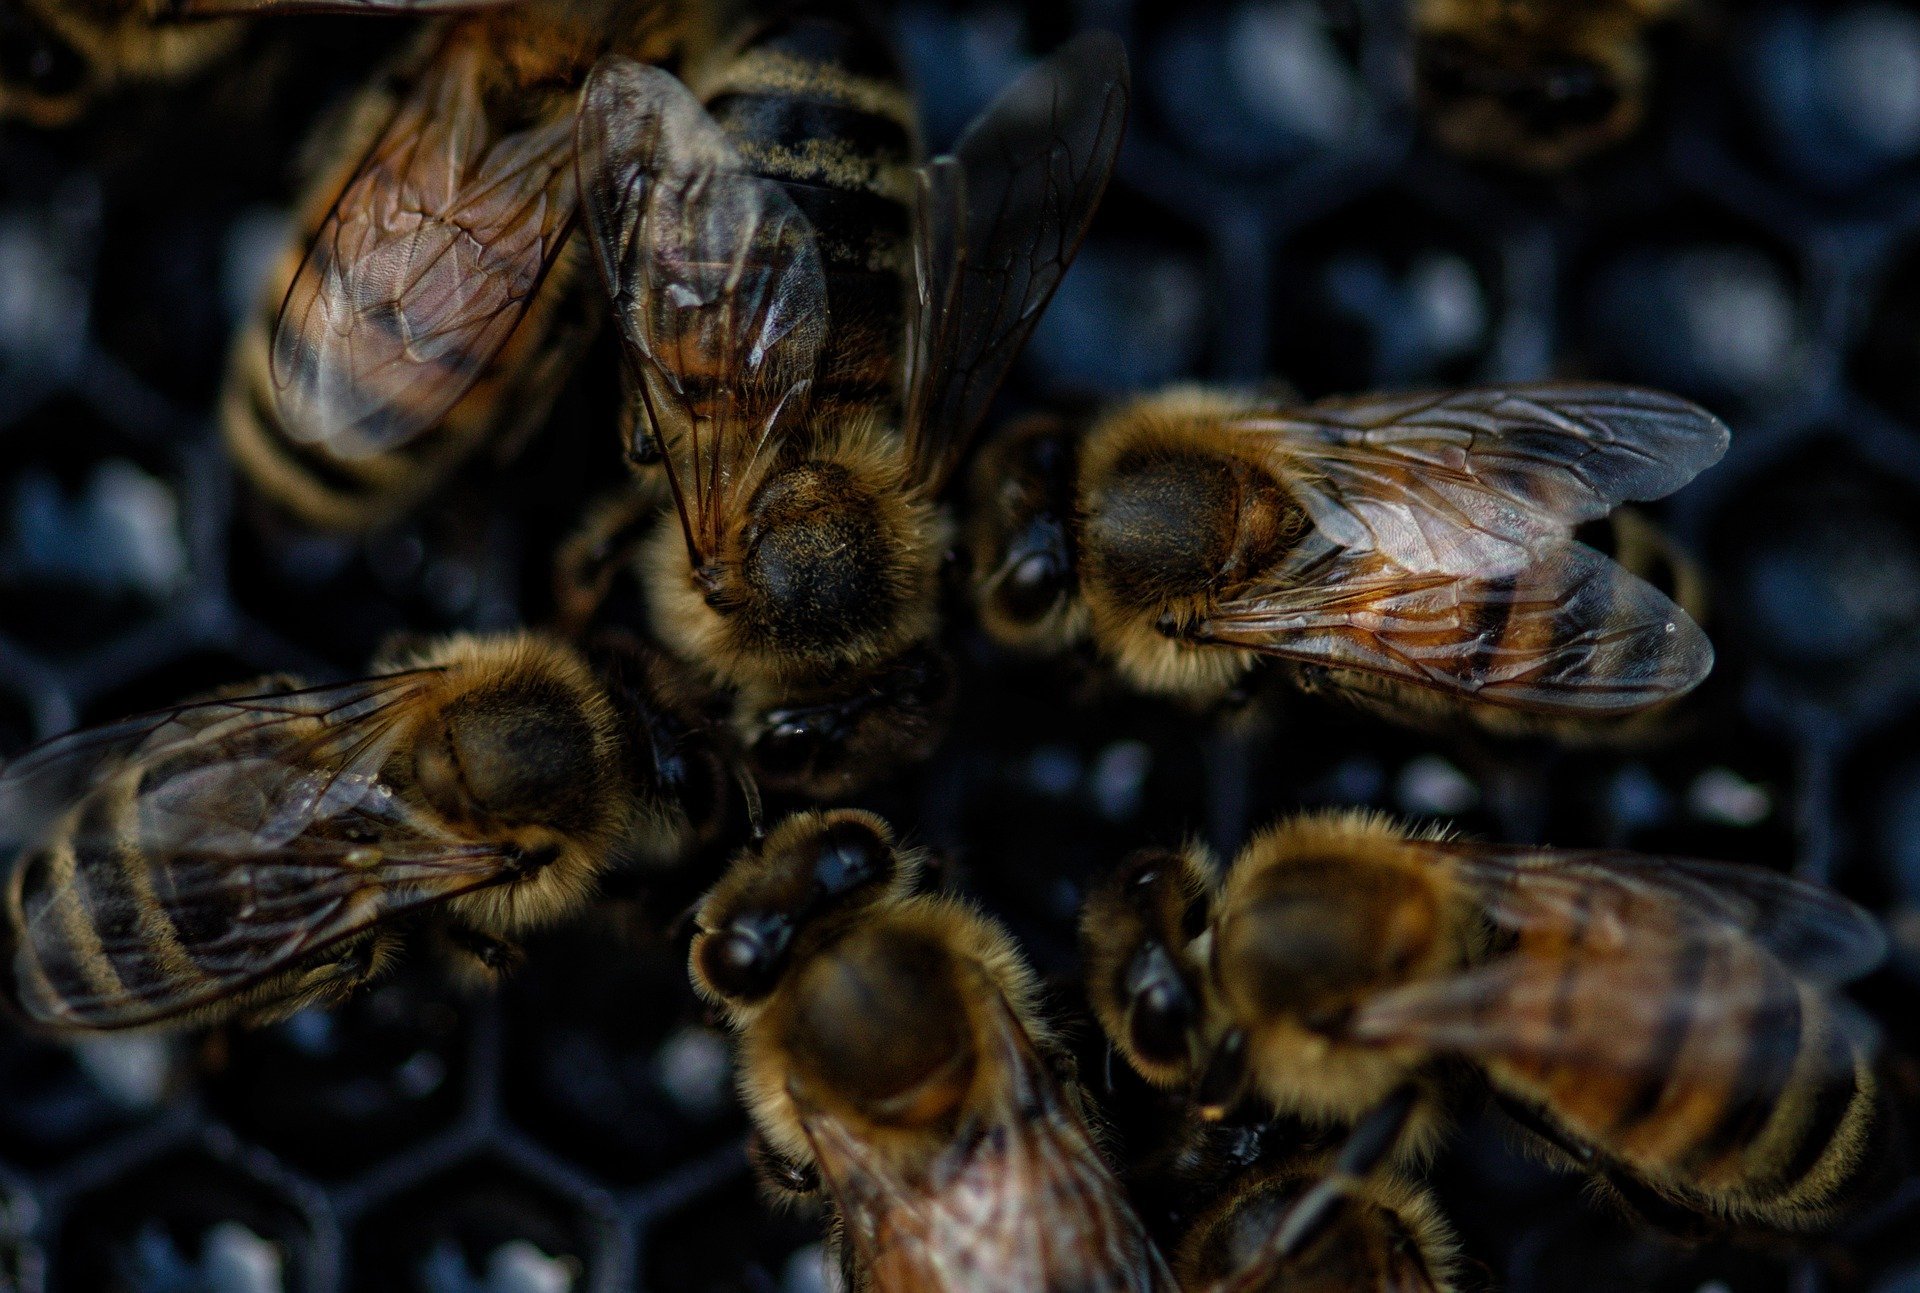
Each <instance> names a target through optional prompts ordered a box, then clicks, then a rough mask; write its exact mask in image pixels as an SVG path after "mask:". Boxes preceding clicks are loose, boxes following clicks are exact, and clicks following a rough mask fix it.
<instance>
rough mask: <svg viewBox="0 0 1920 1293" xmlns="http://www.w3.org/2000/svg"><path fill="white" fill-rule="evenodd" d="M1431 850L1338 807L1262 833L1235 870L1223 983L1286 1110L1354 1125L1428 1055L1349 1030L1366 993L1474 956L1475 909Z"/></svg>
mask: <svg viewBox="0 0 1920 1293" xmlns="http://www.w3.org/2000/svg"><path fill="white" fill-rule="evenodd" d="M1430 858H1431V855H1430V854H1427V853H1424V852H1423V851H1421V850H1418V849H1416V848H1413V847H1410V846H1409V840H1408V837H1407V835H1406V834H1405V833H1404V832H1403V831H1401V830H1399V829H1398V828H1397V827H1395V826H1394V825H1393V824H1392V823H1391V822H1389V821H1387V820H1385V819H1383V818H1380V817H1377V816H1373V815H1369V814H1364V813H1333V814H1322V815H1312V816H1307V817H1302V818H1298V819H1296V820H1294V821H1291V822H1287V823H1283V824H1281V825H1279V826H1276V827H1273V828H1271V829H1269V830H1267V831H1264V832H1262V833H1261V834H1260V835H1258V836H1256V837H1255V838H1254V840H1253V842H1252V843H1250V844H1249V845H1248V846H1247V847H1246V849H1245V850H1243V851H1242V853H1241V854H1240V857H1239V858H1238V859H1237V860H1236V862H1235V864H1234V866H1233V868H1232V870H1231V871H1230V872H1229V873H1228V876H1227V880H1226V884H1225V887H1224V890H1223V892H1222V895H1221V900H1220V907H1219V915H1218V917H1217V918H1216V919H1215V921H1214V928H1213V946H1212V957H1213V965H1212V969H1213V982H1214V990H1215V992H1216V993H1217V994H1218V1000H1219V1005H1220V1010H1221V1012H1222V1014H1223V1015H1224V1016H1225V1017H1226V1018H1227V1019H1228V1020H1229V1021H1230V1022H1231V1023H1232V1024H1233V1025H1234V1026H1236V1027H1238V1028H1240V1029H1242V1030H1243V1031H1244V1032H1245V1033H1246V1035H1247V1038H1248V1051H1249V1057H1250V1060H1251V1064H1252V1069H1253V1073H1254V1076H1255V1080H1256V1082H1257V1083H1258V1084H1259V1087H1260V1089H1261V1091H1262V1093H1263V1094H1264V1095H1265V1096H1266V1097H1267V1099H1269V1100H1270V1101H1272V1102H1273V1104H1274V1105H1275V1106H1276V1107H1277V1108H1279V1109H1280V1110H1282V1111H1283V1112H1290V1113H1297V1114H1300V1115H1302V1116H1304V1117H1307V1118H1309V1119H1313V1120H1316V1121H1334V1122H1346V1121H1350V1120H1352V1119H1355V1118H1357V1117H1359V1116H1360V1115H1361V1114H1363V1113H1365V1112H1366V1111H1367V1110H1369V1109H1371V1108H1372V1107H1373V1106H1374V1105H1376V1104H1378V1103H1379V1102H1380V1101H1381V1100H1382V1099H1384V1098H1385V1097H1386V1096H1387V1095H1388V1094H1389V1093H1390V1092H1391V1091H1393V1090H1394V1089H1395V1088H1396V1087H1398V1086H1400V1085H1401V1084H1402V1083H1404V1082H1405V1081H1407V1080H1408V1079H1409V1078H1410V1077H1412V1076H1413V1075H1414V1074H1415V1073H1416V1072H1417V1071H1419V1070H1420V1069H1422V1068H1423V1067H1424V1066H1426V1065H1427V1063H1428V1062H1429V1060H1430V1059H1431V1058H1432V1057H1431V1056H1430V1055H1428V1054H1427V1053H1426V1052H1424V1051H1422V1050H1419V1049H1418V1048H1410V1047H1409V1048H1386V1047H1374V1046H1362V1045H1359V1044H1356V1043H1353V1042H1349V1041H1347V1040H1345V1039H1344V1038H1343V1037H1342V1030H1343V1028H1344V1026H1345V1022H1346V1020H1347V1019H1348V1018H1349V1017H1350V1016H1351V1014H1352V1012H1353V1010H1354V1009H1355V1007H1357V1006H1358V1005H1359V1004H1360V1003H1361V1002H1362V1001H1364V1000H1365V999H1366V997H1367V996H1368V995H1369V994H1371V993H1374V992H1378V991H1382V990H1385V989H1390V988H1392V987H1394V986H1397V985H1399V984H1404V983H1408V982H1412V981H1416V980H1418V979H1420V978H1422V977H1424V976H1428V975H1433V974H1439V973H1443V972H1445V971H1447V970H1449V969H1451V968H1452V967H1454V966H1457V965H1459V964H1460V963H1461V962H1462V961H1463V960H1464V959H1465V957H1466V956H1467V955H1468V952H1469V948H1470V945H1471V937H1472V932H1473V928H1474V927H1473V925H1472V915H1471V912H1472V909H1471V907H1470V906H1469V905H1468V904H1467V902H1466V901H1465V899H1464V896H1463V895H1461V894H1458V893H1456V892H1455V891H1454V889H1453V886H1452V884H1451V881H1450V877H1449V876H1448V875H1447V874H1446V873H1444V872H1443V871H1441V870H1439V869H1437V868H1436V867H1435V866H1434V865H1433V863H1432V862H1431V860H1430ZM1419 1138H1420V1137H1418V1136H1416V1139H1419Z"/></svg>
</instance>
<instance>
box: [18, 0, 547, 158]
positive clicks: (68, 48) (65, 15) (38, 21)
mask: <svg viewBox="0 0 1920 1293" xmlns="http://www.w3.org/2000/svg"><path fill="white" fill-rule="evenodd" d="M508 2H509V0H0V118H8V117H17V118H21V119H24V120H26V121H28V122H31V123H32V124H34V125H36V126H43V127H52V126H64V125H67V124H68V123H70V122H72V121H74V120H75V119H77V118H78V117H79V116H80V115H81V113H83V112H85V111H86V110H87V108H88V107H89V106H91V105H92V104H93V102H94V101H95V100H97V99H99V98H100V97H102V96H103V95H105V94H107V93H109V92H111V91H112V90H114V89H116V88H118V87H119V86H122V85H125V84H130V83H139V82H146V81H171V80H178V79H181V78H184V77H188V76H192V75H193V74H195V73H196V72H199V71H202V70H204V69H205V68H207V67H209V66H211V65H212V64H213V63H214V61H215V60H217V59H219V58H220V57H222V56H223V55H225V54H227V53H229V52H231V51H232V50H233V48H234V47H235V46H236V45H237V44H238V43H239V40H240V35H241V25H240V24H239V23H237V22H233V21H224V20H223V19H227V18H231V17H232V16H233V15H238V14H251V13H267V12H277V13H327V12H339V13H355V12H362V11H367V12H372V11H382V10H384V11H392V12H395V13H430V12H433V11H436V10H442V9H456V8H463V9H477V8H481V7H484V6H486V5H488V4H503V3H508Z"/></svg>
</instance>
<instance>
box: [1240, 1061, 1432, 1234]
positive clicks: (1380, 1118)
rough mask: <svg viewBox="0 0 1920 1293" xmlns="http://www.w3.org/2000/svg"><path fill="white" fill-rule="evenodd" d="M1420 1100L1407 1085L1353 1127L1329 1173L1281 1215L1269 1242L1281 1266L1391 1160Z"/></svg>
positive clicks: (1413, 1087) (1415, 1088)
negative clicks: (1367, 1179)
mask: <svg viewBox="0 0 1920 1293" xmlns="http://www.w3.org/2000/svg"><path fill="white" fill-rule="evenodd" d="M1421 1095H1422V1093H1421V1090H1420V1087H1419V1086H1418V1085H1416V1084H1414V1083H1412V1082H1409V1083H1407V1084H1406V1085H1404V1086H1401V1087H1399V1088H1397V1089H1396V1090H1395V1091H1394V1092H1393V1093H1392V1094H1390V1095H1389V1096H1387V1098H1386V1099H1385V1100H1382V1101H1381V1102H1380V1103H1379V1104H1378V1105H1376V1106H1375V1107H1374V1109H1373V1112H1372V1113H1369V1114H1368V1115H1367V1116H1366V1117H1364V1118H1362V1119H1361V1120H1360V1121H1359V1122H1358V1123H1356V1124H1355V1125H1354V1128H1353V1130H1352V1132H1350V1133H1349V1134H1348V1136H1347V1143H1346V1144H1345V1145H1343V1146H1341V1147H1340V1153H1339V1155H1338V1156H1337V1157H1335V1159H1334V1160H1333V1168H1332V1170H1331V1171H1329V1172H1328V1173H1327V1174H1326V1176H1324V1177H1322V1178H1321V1179H1320V1180H1319V1181H1316V1182H1315V1183H1314V1185H1313V1188H1312V1189H1310V1190H1308V1191H1307V1192H1306V1193H1305V1194H1303V1195H1301V1196H1300V1198H1299V1199H1298V1201H1296V1202H1295V1203H1294V1205H1293V1206H1292V1207H1291V1208H1289V1209H1288V1210H1287V1215H1286V1219H1285V1220H1284V1221H1282V1222H1281V1223H1280V1228H1279V1230H1278V1231H1276V1232H1275V1235H1274V1238H1273V1241H1272V1242H1273V1246H1274V1250H1275V1251H1276V1252H1277V1253H1278V1255H1279V1256H1280V1258H1281V1259H1282V1260H1288V1259H1291V1258H1294V1257H1297V1256H1299V1255H1300V1254H1301V1253H1303V1252H1305V1251H1306V1250H1307V1248H1308V1247H1309V1246H1310V1245H1311V1244H1312V1243H1313V1241H1314V1240H1316V1239H1318V1238H1319V1237H1320V1236H1321V1235H1323V1234H1325V1233H1326V1231H1327V1227H1328V1226H1330V1225H1332V1224H1333V1222H1334V1221H1335V1220H1337V1219H1338V1218H1339V1215H1340V1211H1341V1209H1342V1208H1344V1207H1346V1206H1347V1200H1348V1198H1349V1197H1350V1196H1351V1194H1352V1193H1353V1187H1354V1186H1355V1185H1357V1184H1358V1183H1359V1182H1360V1181H1362V1180H1364V1179H1365V1178H1367V1177H1368V1176H1371V1175H1372V1174H1373V1173H1374V1172H1375V1171H1377V1170H1379V1168H1380V1166H1381V1164H1383V1163H1385V1162H1386V1161H1387V1160H1388V1159H1390V1158H1391V1157H1392V1156H1393V1150H1394V1147H1395V1146H1396V1145H1398V1144H1399V1143H1400V1133H1401V1132H1403V1131H1405V1130H1406V1126H1407V1123H1408V1121H1409V1120H1411V1119H1412V1117H1413V1113H1414V1110H1415V1109H1417V1108H1419V1107H1420V1100H1421Z"/></svg>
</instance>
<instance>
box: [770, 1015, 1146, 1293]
mask: <svg viewBox="0 0 1920 1293" xmlns="http://www.w3.org/2000/svg"><path fill="white" fill-rule="evenodd" d="M980 998H981V1000H982V1003H983V1005H986V1003H987V1002H989V1001H990V1002H991V1004H990V1005H986V1009H987V1010H988V1011H989V1012H990V1015H991V1024H990V1027H989V1029H988V1033H989V1039H988V1042H987V1044H988V1045H989V1046H990V1047H991V1048H992V1050H993V1051H994V1052H995V1053H994V1054H993V1055H992V1056H991V1058H990V1060H989V1061H988V1062H987V1063H983V1065H982V1067H983V1068H986V1069H991V1070H992V1071H994V1072H997V1073H999V1074H1000V1075H1002V1080H1001V1081H1000V1083H999V1084H998V1086H997V1088H996V1091H995V1094H994V1097H993V1100H992V1105H991V1107H990V1108H987V1109H984V1110H981V1111H979V1112H978V1114H977V1115H976V1116H975V1117H974V1118H972V1119H970V1120H968V1121H967V1122H965V1123H963V1124H962V1126H961V1128H960V1131H959V1134H958V1135H957V1137H956V1138H955V1142H954V1144H953V1145H952V1146H950V1147H949V1148H948V1149H947V1150H946V1151H944V1152H943V1153H942V1154H941V1155H940V1156H939V1158H937V1159H936V1160H935V1161H934V1163H933V1164H932V1165H931V1167H930V1168H929V1169H928V1170H927V1171H926V1172H925V1173H924V1175H919V1176H913V1177H909V1176H907V1175H906V1174H905V1173H903V1172H902V1171H901V1170H900V1169H899V1168H898V1167H897V1166H896V1165H895V1164H894V1162H893V1161H892V1160H890V1159H889V1158H888V1157H887V1156H886V1155H885V1154H883V1153H881V1152H880V1151H878V1150H876V1149H875V1148H874V1147H873V1146H872V1145H870V1144H868V1143H867V1142H866V1141H864V1140H862V1139H861V1138H860V1137H859V1136H858V1135H856V1134H854V1133H853V1132H852V1131H851V1130H849V1129H848V1127H847V1126H846V1125H845V1124H844V1123H843V1122H841V1121H840V1120H839V1119H837V1118H836V1117H834V1116H833V1115H831V1114H829V1113H825V1112H822V1111H820V1110H817V1109H811V1108H807V1107H805V1106H802V1108H801V1120H802V1123H803V1125H804V1126H805V1128H806V1132H807V1137H808V1140H809V1142H810V1143H811V1144H812V1146H813V1150H814V1154H815V1157H816V1158H817V1160H818V1162H819V1165H820V1171H821V1176H822V1179H823V1180H824V1181H825V1182H826V1184H827V1187H828V1189H829V1190H830V1192H831V1193H832V1195H833V1198H834V1201H835V1203H836V1204H837V1205H838V1207H839V1209H840V1214H841V1218H842V1221H843V1223H844V1224H845V1226H846V1233H847V1236H848V1240H849V1242H850V1243H851V1244H852V1245H853V1246H854V1250H855V1251H856V1252H857V1253H858V1255H859V1258H860V1262H861V1265H862V1266H863V1268H864V1269H865V1270H866V1271H867V1272H868V1273H869V1277H870V1279H871V1287H872V1288H873V1289H875V1290H876V1293H908V1291H909V1290H910V1291H911V1293H933V1291H934V1290H942V1289H951V1290H956V1291H958V1290H971V1289H985V1288H993V1289H1056V1288H1074V1289H1086V1290H1090V1291H1091V1290H1114V1291H1117V1290H1139V1291H1140V1293H1147V1291H1148V1290H1152V1291H1154V1293H1172V1290H1173V1289H1174V1288H1175V1285H1174V1282H1173V1277H1172V1275H1171V1274H1170V1273H1169V1272H1168V1270H1167V1266H1166V1263H1165V1261H1164V1260H1163V1259H1162V1258H1161V1256H1160V1253H1159V1250H1158V1249H1156V1248H1155V1247H1154V1245H1153V1241H1152V1240H1151V1239H1149V1238H1148V1237H1147V1234H1146V1232H1145V1230H1144V1229H1143V1228H1142V1227H1141V1225H1140V1222H1139V1219H1138V1218H1137V1217H1136V1216H1135V1215H1134V1212H1133V1209H1132V1206H1131V1205H1130V1204H1129V1203H1128V1202H1127V1200H1126V1197H1125V1196H1124V1195H1123V1194H1122V1192H1121V1190H1120V1186H1119V1183H1118V1182H1117V1181H1115V1180H1114V1177H1113V1174H1112V1173H1111V1172H1110V1171H1109V1170H1108V1169H1107V1166H1106V1164H1105V1163H1103V1162H1102V1161H1101V1159H1100V1157H1099V1154H1098V1153H1097V1152H1096V1151H1095V1149H1094V1148H1093V1144H1092V1142H1091V1140H1090V1139H1089V1137H1088V1134H1087V1131H1086V1129H1085V1127H1084V1126H1083V1125H1082V1124H1081V1122H1080V1119H1079V1116H1078V1115H1077V1114H1076V1113H1074V1112H1073V1110H1072V1109H1070V1108H1069V1107H1068V1106H1067V1104H1066V1102H1065V1100H1064V1099H1063V1097H1062V1096H1061V1093H1060V1092H1059V1090H1058V1089H1057V1088H1056V1087H1055V1086H1054V1083H1053V1080H1052V1078H1051V1077H1050V1075H1049V1074H1048V1073H1047V1072H1046V1069H1045V1067H1044V1065H1043V1064H1042V1062H1041V1060H1040V1058H1039V1056H1037V1055H1036V1054H1035V1053H1034V1050H1033V1046H1032V1044H1031V1043H1030V1042H1029V1041H1028V1040H1027V1037H1026V1033H1025V1030H1024V1029H1022V1028H1021V1026H1020V1024H1019V1021H1018V1020H1017V1019H1015V1018H1014V1016H1013V1013H1012V1011H1011V1010H1010V1009H1009V1008H1008V1007H1007V1005H1006V1003H1005V1002H1004V1001H1003V1000H1001V999H1000V997H999V994H998V993H997V992H996V991H993V990H991V989H988V988H985V987H983V989H982V991H981V993H980Z"/></svg>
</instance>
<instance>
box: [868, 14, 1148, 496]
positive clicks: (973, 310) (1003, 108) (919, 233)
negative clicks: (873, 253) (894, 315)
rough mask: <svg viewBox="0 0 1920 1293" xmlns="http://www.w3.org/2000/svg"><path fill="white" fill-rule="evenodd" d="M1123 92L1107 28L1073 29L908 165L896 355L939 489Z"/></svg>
mask: <svg viewBox="0 0 1920 1293" xmlns="http://www.w3.org/2000/svg"><path fill="white" fill-rule="evenodd" d="M1130 94H1131V89H1130V82H1129V79H1128V71H1127V55H1126V50H1125V48H1124V47H1123V46H1122V45H1121V43H1120V41H1119V40H1118V39H1117V38H1116V37H1114V36H1112V35H1111V34H1109V33H1106V32H1089V33H1086V34H1084V35H1082V36H1079V37H1076V38H1075V39H1074V40H1072V41H1070V42H1068V43H1067V44H1066V45H1064V46H1062V47H1061V48H1060V49H1058V50H1056V51H1055V52H1054V53H1053V54H1052V55H1050V56H1049V57H1047V58H1046V59H1044V60H1042V61H1041V62H1040V63H1039V64H1038V65H1037V66H1035V67H1034V68H1032V69H1031V70H1029V71H1028V72H1027V73H1026V74H1025V75H1023V76H1021V77H1020V79H1019V80H1017V81H1015V82H1014V83H1013V84H1012V85H1011V86H1009V87H1008V88H1007V89H1006V90H1005V91H1003V92H1002V93H1001V95H1000V96H999V97H998V98H997V99H995V100H994V101H993V103H992V104H991V105H990V106H989V107H988V108H987V110H986V111H985V112H984V113H982V114H981V116H980V117H979V119H978V120H976V121H975V122H974V123H973V125H972V126H971V127H969V128H968V130H967V132H966V134H965V135H963V136H962V137H961V139H960V142H959V143H958V144H957V145H956V146H955V148H954V151H953V154H952V155H950V156H946V157H940V158H936V159H935V160H933V161H932V162H930V163H928V164H927V165H926V166H924V167H922V168H921V169H920V173H919V180H918V202H917V205H916V210H915V231H914V265H915V297H916V299H915V300H914V302H913V308H912V310H911V311H910V315H909V318H910V323H911V335H910V337H909V340H908V351H907V354H908V359H907V378H906V390H907V431H908V436H909V437H910V449H911V460H912V464H913V471H914V479H915V480H916V481H917V482H919V483H920V487H921V488H922V489H923V490H924V491H925V492H926V493H928V494H934V493H938V492H939V490H940V488H941V486H942V485H944V484H945V482H946V479H947V477H948V475H950V474H951V472H952V470H953V468H954V466H955V464H956V462H957V461H958V459H959V457H960V454H961V452H962V451H963V450H964V449H965V448H966V443H967V440H968V438H969V437H970V436H971V435H972V434H973V431H974V429H975V428H976V427H977V426H979V424H980V420H981V419H982V418H983V417H985V416H986V412H987V405H988V403H989V402H990V401H991V400H992V399H993V396H994V392H996V391H998V390H999V389H1000V383H1001V382H1002V381H1004V380H1005V379H1006V376H1007V371H1008V369H1010V368H1011V367H1012V366H1013V361H1014V358H1015V357H1016V356H1017V355H1018V354H1019V353H1020V347H1021V346H1023V345H1025V344H1026V340H1027V336H1028V334H1029V333H1031V332H1032V331H1033V328H1034V325H1035V324H1036V323H1038V322H1039V320H1040V314H1041V312H1042V311H1043V310H1045V309H1046V307H1047V302H1048V301H1049V300H1051V299H1052V297H1053V292H1054V289H1055V288H1057V287H1058V286H1059V285H1060V279H1061V278H1062V277H1063V276H1064V275H1065V274H1066V272H1067V267H1068V266H1069V265H1071V264H1072V263H1073V257H1074V254H1075V253H1076V252H1077V251H1079V249H1080V242H1081V239H1083V238H1084V237H1085V236H1086V232H1087V226H1088V225H1089V224H1090V223H1091V222H1092V220H1093V212H1094V208H1095V207H1097V206H1098V205H1099V203H1100V197H1101V195H1102V194H1103V193H1105V192H1106V188H1107V180H1108V178H1109V177H1110V176H1111V175H1112V174H1113V166H1114V161H1115V159H1116V158H1117V157H1118V156H1119V153H1120V140H1121V136H1122V135H1123V134H1124V133H1125V129H1126V118H1127V103H1128V99H1129V96H1130Z"/></svg>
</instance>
